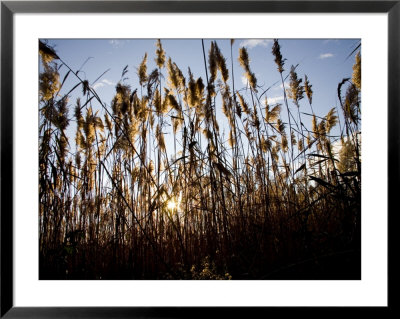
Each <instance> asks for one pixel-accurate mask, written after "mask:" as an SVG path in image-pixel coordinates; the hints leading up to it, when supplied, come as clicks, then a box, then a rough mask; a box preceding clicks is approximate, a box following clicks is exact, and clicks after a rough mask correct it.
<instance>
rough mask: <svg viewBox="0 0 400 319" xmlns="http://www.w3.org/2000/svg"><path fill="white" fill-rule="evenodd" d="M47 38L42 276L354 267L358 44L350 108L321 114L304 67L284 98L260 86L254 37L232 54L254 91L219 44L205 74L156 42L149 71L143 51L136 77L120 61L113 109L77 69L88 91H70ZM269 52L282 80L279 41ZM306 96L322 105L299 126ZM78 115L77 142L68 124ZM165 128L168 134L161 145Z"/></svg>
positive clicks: (309, 273)
mask: <svg viewBox="0 0 400 319" xmlns="http://www.w3.org/2000/svg"><path fill="white" fill-rule="evenodd" d="M231 43H233V42H231ZM40 47H41V50H40V54H41V57H42V64H43V72H42V73H41V74H40V105H39V110H40V127H39V136H40V140H39V143H40V151H39V165H40V167H39V168H40V170H39V201H40V209H39V234H40V243H39V247H40V278H41V279H268V278H280V276H281V277H282V276H283V277H284V278H288V279H290V278H292V277H294V278H308V277H310V278H314V277H318V278H319V277H321V278H327V279H329V278H333V277H335V278H336V277H337V278H343V279H346V278H348V277H351V278H354V277H355V278H357V277H358V276H359V274H360V264H359V259H358V257H357V256H358V255H357V254H358V252H359V251H360V248H361V247H360V209H361V208H360V205H361V202H360V196H361V179H360V178H361V160H360V145H359V139H358V138H357V136H358V135H359V134H360V128H359V126H360V112H361V111H360V92H361V91H360V90H361V85H360V83H361V82H360V67H359V66H360V64H361V57H360V55H357V57H356V65H355V67H354V74H353V78H352V80H350V79H345V80H343V82H341V83H340V84H339V85H338V88H337V92H338V99H339V101H340V105H341V108H340V109H332V110H331V111H330V112H329V113H328V114H327V115H325V116H317V114H316V113H314V110H313V108H312V94H313V92H312V89H311V84H310V81H309V79H308V78H307V77H305V78H304V86H303V85H302V84H303V83H302V79H301V78H298V76H297V74H296V69H295V68H294V67H292V68H291V70H290V72H289V73H288V74H289V76H290V87H289V88H285V87H284V92H283V93H284V94H285V100H284V105H268V103H267V102H266V100H265V101H264V99H263V98H260V96H261V94H262V92H263V91H264V90H263V88H262V87H259V86H258V85H257V79H256V77H255V74H254V73H253V72H252V70H251V69H250V63H249V56H248V53H247V51H246V50H245V49H241V51H240V53H239V61H234V60H233V58H232V55H231V61H230V64H231V65H232V67H233V64H234V63H237V62H239V63H240V65H241V66H242V67H243V69H244V73H245V74H246V77H247V79H248V83H249V85H248V87H247V89H246V91H245V90H237V88H235V85H234V82H233V76H232V75H231V76H230V73H231V72H232V71H229V70H228V68H227V64H229V63H227V61H226V59H225V57H223V56H222V53H221V51H220V50H219V48H218V45H217V43H216V42H212V45H211V48H210V50H209V52H208V59H207V58H206V55H207V52H204V61H198V62H199V63H204V64H205V67H206V72H207V78H205V79H202V78H196V77H195V76H194V75H193V74H192V73H191V72H190V70H189V76H188V77H185V76H184V74H183V72H182V71H181V70H180V69H179V67H178V66H177V65H176V64H175V63H174V62H173V61H172V60H171V59H169V60H167V59H166V57H165V55H166V53H165V52H164V50H163V47H162V43H161V41H157V42H156V54H155V61H156V64H157V68H156V69H154V70H153V71H152V72H150V73H149V72H148V70H147V66H146V65H147V62H146V61H147V58H148V55H147V53H145V54H144V58H143V62H142V63H141V65H140V66H139V67H138V69H137V74H138V77H139V80H140V87H138V88H135V89H132V88H131V87H130V86H129V85H128V84H127V83H126V80H123V78H124V75H125V74H126V72H127V71H128V70H127V69H124V70H123V72H122V77H121V79H122V80H121V82H119V83H118V84H117V86H116V92H115V96H114V98H113V100H112V101H111V108H107V107H106V106H105V104H104V103H103V102H102V101H101V100H100V98H99V96H98V95H97V94H96V92H95V91H94V90H93V89H92V88H91V87H90V86H89V83H87V81H83V80H82V79H80V78H79V77H78V76H77V75H76V73H75V72H73V70H72V72H68V73H67V74H66V77H67V76H70V77H72V76H74V77H75V78H76V81H77V82H76V86H75V87H73V88H71V90H70V91H69V93H68V95H70V94H71V93H72V92H73V91H74V92H77V91H78V90H79V89H81V90H82V95H81V98H80V100H78V101H76V102H70V101H69V100H68V96H60V95H59V94H58V93H59V91H60V88H61V87H62V85H63V84H64V81H65V78H64V79H63V80H62V81H61V82H60V76H59V74H58V67H59V65H60V64H64V65H65V63H64V62H63V61H62V60H61V59H62V57H61V53H60V54H59V55H57V54H55V52H54V50H52V49H51V48H48V46H46V45H45V44H43V43H42V44H41V46H40ZM203 47H204V46H203ZM272 53H273V55H271V58H274V59H275V62H276V64H277V69H278V72H279V73H280V76H281V78H282V84H283V85H285V82H284V74H285V72H286V71H285V70H284V59H283V57H282V55H281V53H280V46H279V42H278V41H277V40H276V41H275V43H274V46H273V52H272ZM65 66H66V67H67V68H68V69H69V67H68V66H67V65H65ZM164 77H166V81H163V78H164ZM353 83H354V84H353ZM344 89H346V93H345V94H343V93H342V91H344ZM333 90H335V88H333ZM286 93H287V94H286ZM304 93H305V94H306V96H307V100H308V105H305V102H304V100H303V101H301V100H302V98H303V96H304ZM247 97H248V98H247ZM290 103H293V105H295V107H296V108H297V110H298V113H297V115H293V114H292V113H291V109H290V107H289V105H290ZM73 104H75V105H73ZM94 104H96V105H100V106H101V110H100V111H94V106H93V105H94ZM217 107H222V111H223V114H224V116H225V117H226V120H227V123H228V125H229V136H228V137H226V136H225V135H224V134H223V131H222V128H220V127H219V125H220V124H221V121H220V119H217V117H216V108H217ZM72 108H75V111H74V115H73V117H72V118H69V114H68V109H72ZM307 108H309V109H310V110H311V114H309V115H307V114H306V115H304V113H307V112H308V111H307ZM281 109H285V111H286V112H287V115H288V117H289V121H288V122H287V123H286V122H284V121H283V119H282V118H281V115H280V112H281ZM300 109H302V111H303V112H302V113H303V117H304V116H312V118H313V125H312V128H306V127H305V126H304V125H300V123H302V118H301V113H300ZM337 112H342V114H343V117H342V118H343V119H344V123H340V124H341V132H342V133H341V136H340V138H341V140H342V143H343V145H345V147H343V148H342V151H341V152H340V154H336V153H335V151H334V145H337V143H338V142H337V138H335V137H332V136H331V135H330V131H331V129H332V127H334V126H335V125H337V124H338V114H337ZM296 117H297V118H296ZM71 121H76V123H77V128H76V138H75V143H74V142H73V141H69V139H68V137H67V133H66V130H67V127H68V125H69V122H71ZM167 133H168V134H170V135H171V136H173V141H174V143H173V144H174V145H166V142H165V134H167ZM343 252H345V253H346V254H345V255H346V258H347V259H345V258H343ZM348 254H350V255H351V258H350V261H349V259H348ZM327 256H328V257H327ZM332 256H333V257H332ZM354 256H356V257H354ZM332 258H333V259H334V262H332ZM326 260H328V261H326ZM305 264H306V265H307V267H305V266H304V265H305ZM328 264H330V267H328V266H327V265H328ZM288 265H291V266H290V267H289V266H288ZM293 265H294V267H293ZM296 265H301V266H299V267H297V266H296ZM322 266H323V267H322ZM324 267H325V268H324ZM333 267H336V268H335V269H334V268H333ZM346 267H348V268H347V269H346ZM287 269H290V272H288V271H287ZM293 269H295V270H293ZM282 274H284V275H282ZM285 274H286V275H285ZM285 276H286V277H285ZM291 276H292V277H291Z"/></svg>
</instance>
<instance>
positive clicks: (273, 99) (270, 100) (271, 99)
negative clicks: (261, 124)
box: [267, 95, 284, 105]
mask: <svg viewBox="0 0 400 319" xmlns="http://www.w3.org/2000/svg"><path fill="white" fill-rule="evenodd" d="M283 99H284V96H283V95H281V96H275V97H267V100H268V104H270V105H271V104H275V103H278V102H279V101H283Z"/></svg>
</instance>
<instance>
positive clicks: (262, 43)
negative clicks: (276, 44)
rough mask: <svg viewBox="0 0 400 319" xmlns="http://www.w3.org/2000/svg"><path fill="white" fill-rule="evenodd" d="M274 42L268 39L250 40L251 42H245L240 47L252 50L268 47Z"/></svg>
mask: <svg viewBox="0 0 400 319" xmlns="http://www.w3.org/2000/svg"><path fill="white" fill-rule="evenodd" d="M271 42H272V40H268V39H250V40H244V41H242V42H241V43H240V44H239V46H241V47H247V48H249V49H252V48H254V47H256V46H263V47H266V46H268V44H270V43H271Z"/></svg>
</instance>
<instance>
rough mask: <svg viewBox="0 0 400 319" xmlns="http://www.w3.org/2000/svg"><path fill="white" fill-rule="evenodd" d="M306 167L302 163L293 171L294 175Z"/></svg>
mask: <svg viewBox="0 0 400 319" xmlns="http://www.w3.org/2000/svg"><path fill="white" fill-rule="evenodd" d="M305 168H306V164H305V163H304V164H303V165H301V166H300V167H299V168H298V169H297V170H296V171H295V172H294V175H296V173H297V172H300V171H301V170H302V169H305Z"/></svg>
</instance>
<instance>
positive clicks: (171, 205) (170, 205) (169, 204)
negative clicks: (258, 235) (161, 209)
mask: <svg viewBox="0 0 400 319" xmlns="http://www.w3.org/2000/svg"><path fill="white" fill-rule="evenodd" d="M167 208H168V209H169V210H175V209H177V208H178V203H177V202H176V200H174V199H173V198H171V199H170V200H169V201H168V202H167Z"/></svg>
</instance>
